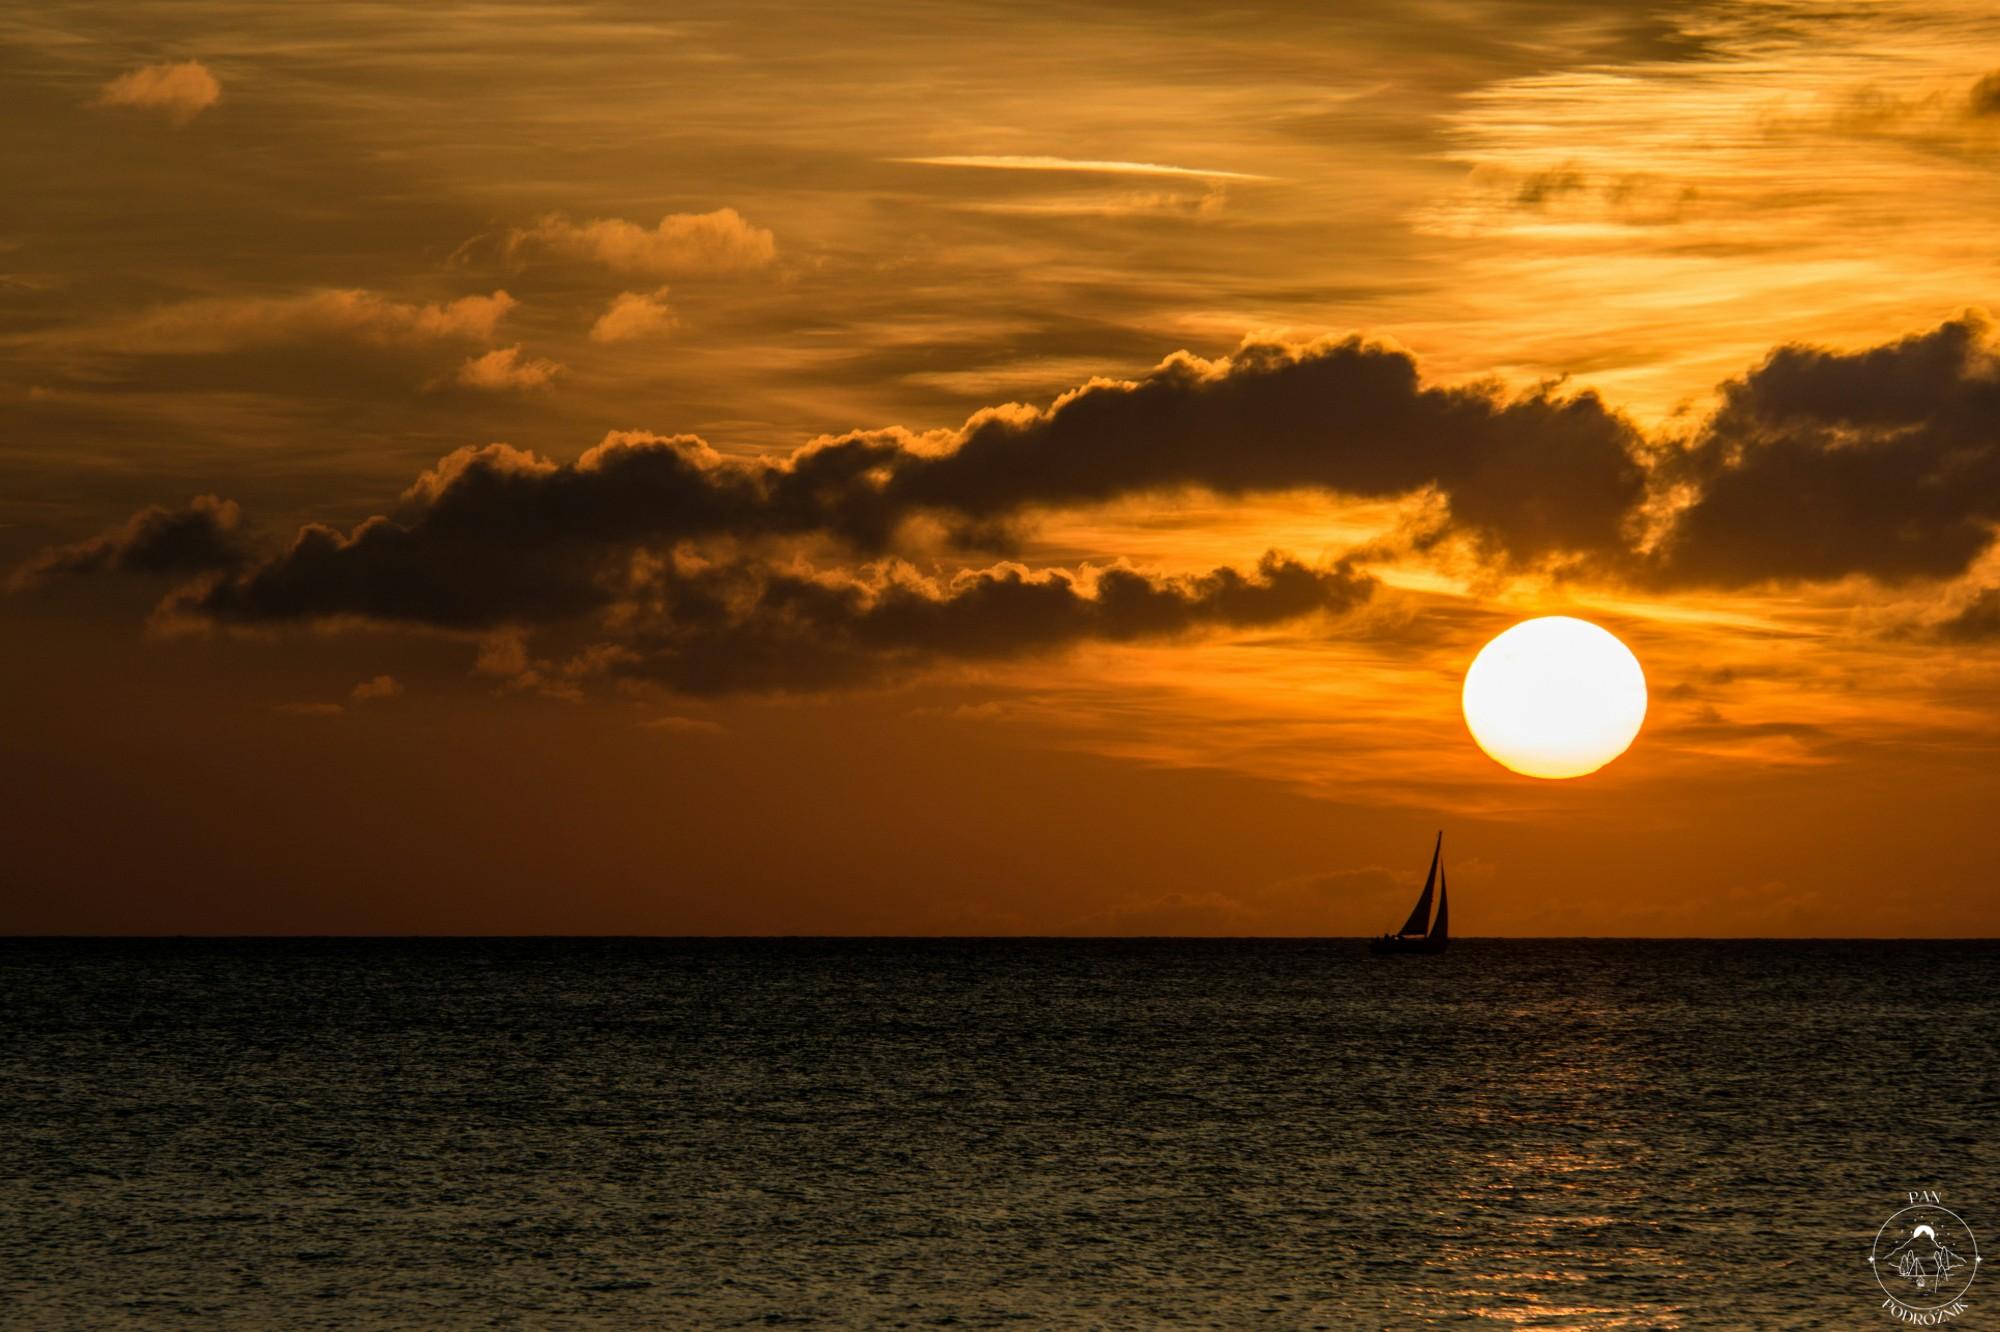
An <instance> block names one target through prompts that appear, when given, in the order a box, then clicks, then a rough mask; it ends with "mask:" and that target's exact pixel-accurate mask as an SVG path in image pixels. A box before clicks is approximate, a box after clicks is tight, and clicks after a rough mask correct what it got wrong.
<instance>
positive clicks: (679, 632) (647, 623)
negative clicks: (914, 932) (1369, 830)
mask: <svg viewBox="0 0 2000 1332" xmlns="http://www.w3.org/2000/svg"><path fill="white" fill-rule="evenodd" d="M1374 587H1375V582H1374V580H1373V579H1372V578H1370V577H1368V576H1367V575H1366V574H1363V573H1361V572H1360V571H1358V570H1356V569H1354V568H1353V567H1351V566H1349V565H1347V564H1337V565H1333V566H1330V567H1326V568H1313V567H1310V566H1308V565H1305V564H1302V563H1300V562H1298V561H1297V560H1295V559H1292V558H1291V557H1289V556H1285V555H1281V554H1279V553H1278V552H1275V551H1272V552H1267V553H1266V554H1265V555H1264V557H1263V558H1262V559H1261V560H1259V561H1258V564H1257V567H1256V570H1255V572H1254V573H1245V572H1243V571H1242V570H1238V569H1234V568H1227V567H1225V568H1219V569H1216V570H1213V571H1212V572H1210V573H1207V574H1201V575H1186V576H1169V575H1160V574H1149V573H1143V572H1140V571H1137V570H1133V569H1127V568H1122V567H1119V568H1111V569H1105V570H1102V571H1100V572H1099V573H1098V574H1097V575H1096V577H1095V580H1094V586H1092V585H1089V582H1088V581H1087V580H1085V579H1082V578H1079V576H1078V575H1076V574H1072V573H1069V572H1065V571H1063V570H1043V571H1040V572H1031V571H1029V570H1027V569H1025V568H1021V567H1019V566H1013V565H1006V566H999V567H996V568H992V569H984V570H979V571H976V572H967V573H962V574H959V575H958V576H956V577H953V578H949V579H930V578H924V577H921V576H918V575H915V574H913V573H911V572H910V571H908V570H907V569H904V570H902V571H901V572H894V571H892V572H890V573H889V574H887V575H884V576H875V577H866V578H861V577H854V576H851V575H833V576H825V577H822V576H812V575H806V574H800V573H795V572H788V571H784V570H778V569H772V568H768V567H764V566H761V565H757V564H752V563H741V564H733V565H727V566H707V567H701V568H697V569H694V570H688V571H681V570H673V569H668V570H666V571H663V572H662V573H661V574H659V576H658V577H657V578H656V579H655V581H654V583H653V585H652V587H651V588H650V589H649V590H648V594H647V596H646V598H645V608H644V609H643V610H642V611H640V612H639V613H638V614H637V615H636V616H635V621H634V622H635V625H636V627H635V628H634V629H633V631H632V632H630V633H629V634H628V635H627V636H625V637H624V638H622V639H621V640H620V641H619V642H618V643H617V644H614V645H606V646H601V647H600V648H598V649H595V650H594V651H593V652H591V653H586V654H584V658H583V660H584V661H585V662H586V663H587V664H589V665H590V666H591V667H601V668H603V669H605V670H607V671H608V672H610V673H612V674H619V675H626V676H640V677H646V678H651V679H657V680H661V681H663V682H665V683H667V684H669V685H670V686H672V687H673V688H675V689H677V690H680V691H682V692H686V693H697V694H721V693H738V692H754V691H769V690H815V689H825V688H829V687H834V686H839V685H851V684H856V683H861V682H865V681H870V680H875V679H879V678H882V677H884V676H887V675H893V674H896V673H898V672H900V671H906V670H911V669H916V668H919V667H922V666H925V665H929V664H933V663H935V662H938V661H940V660H959V661H979V660H994V659H1004V658H1010V657H1018V656H1024V655H1028V654H1033V653H1044V652H1052V651H1057V650H1060V649H1063V648H1066V647H1071V646H1074V645H1077V644H1080V643H1085V642H1113V643H1118V642H1132V641H1137V640H1143V639H1159V638H1172V637H1178V636H1182V635H1187V634H1194V633H1199V632H1203V631H1206V630H1217V629H1249V628H1258V627H1262V626H1268V625H1275V624H1279V623H1283V622H1285V621H1288V620H1295V619H1299V618H1300V617H1303V616H1306V615H1311V614H1315V613H1321V612H1324V613H1329V614H1338V613H1340V612H1343V611H1347V610H1350V609H1352V608H1354V607H1355V606H1358V605H1360V604H1361V603H1362V602H1364V601H1366V600H1367V599H1368V597H1369V596H1370V594H1371V593H1372V592H1373V591H1374Z"/></svg>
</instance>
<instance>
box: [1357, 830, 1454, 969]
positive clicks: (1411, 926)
mask: <svg viewBox="0 0 2000 1332" xmlns="http://www.w3.org/2000/svg"><path fill="white" fill-rule="evenodd" d="M1432 889H1436V890H1437V904H1438V911H1437V919H1436V920H1432V919H1431V890H1432ZM1426 926H1428V928H1426ZM1450 942H1451V895H1450V893H1449V892H1448V891H1447V890H1446V888H1445V881H1444V834H1443V833H1441V832H1440V833H1439V834H1438V839H1437V845H1436V846H1434V847H1432V848H1431V872H1430V873H1429V874H1428V875H1426V876H1425V877H1424V891H1423V892H1422V893H1421V894H1419V895H1418V897H1417V904H1416V905H1415V906H1413V907H1411V908H1410V918H1409V919H1408V920H1406V921H1404V922H1403V928H1402V929H1400V930H1397V931H1396V932H1395V933H1394V934H1385V935H1383V936H1382V937H1381V938H1379V939H1372V940H1370V941H1369V943H1368V951H1369V952H1371V953H1442V952H1443V951H1444V950H1445V945H1447V944H1449V943H1450Z"/></svg>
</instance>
